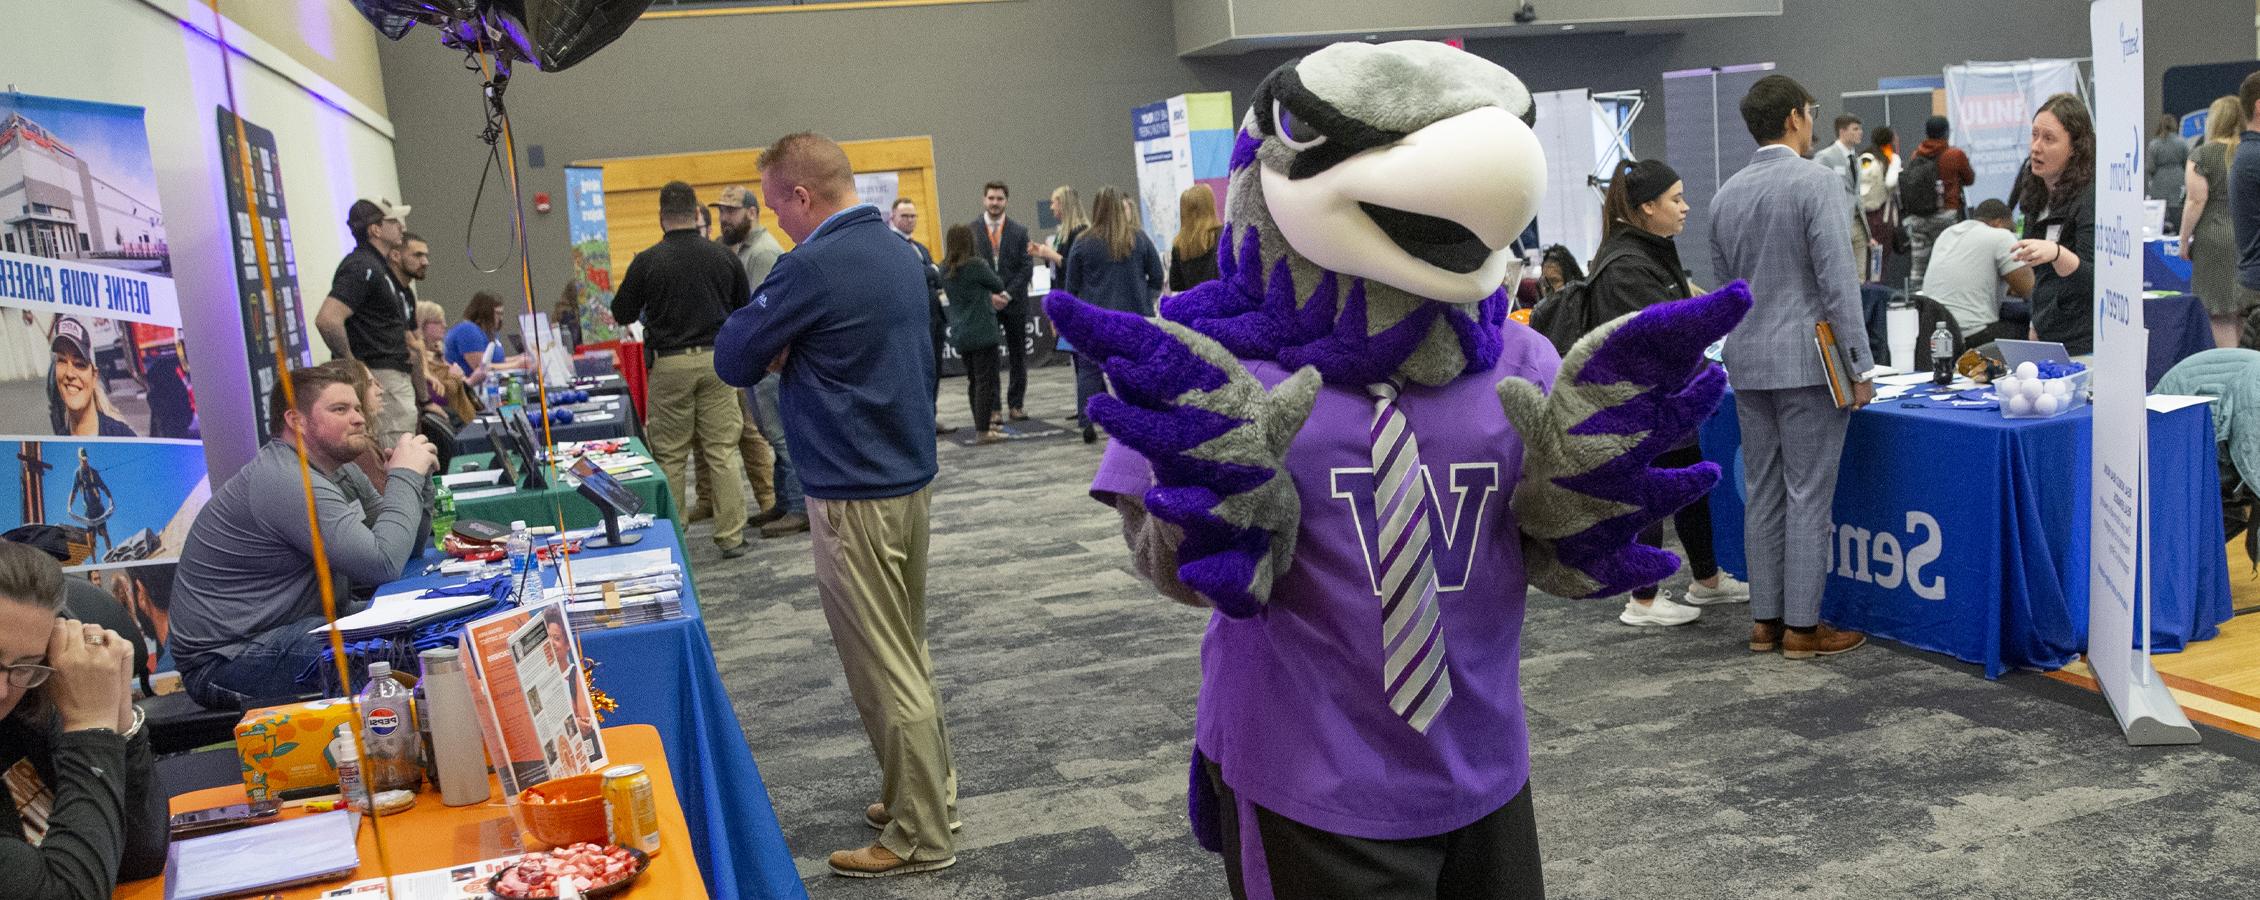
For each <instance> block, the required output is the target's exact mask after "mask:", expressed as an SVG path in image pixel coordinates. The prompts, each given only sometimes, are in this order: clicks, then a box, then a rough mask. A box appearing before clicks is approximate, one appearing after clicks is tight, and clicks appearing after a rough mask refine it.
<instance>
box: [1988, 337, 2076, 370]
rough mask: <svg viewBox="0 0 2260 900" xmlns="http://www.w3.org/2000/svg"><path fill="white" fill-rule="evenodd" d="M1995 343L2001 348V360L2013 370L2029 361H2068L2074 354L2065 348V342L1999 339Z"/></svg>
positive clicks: (2038, 362)
mask: <svg viewBox="0 0 2260 900" xmlns="http://www.w3.org/2000/svg"><path fill="white" fill-rule="evenodd" d="M1993 343H1994V345H1995V346H1997V347H2000V348H2001V362H2002V364H2003V365H2006V366H2008V368H2009V371H2011V372H2015V371H2016V370H2017V366H2019V365H2022V364H2024V363H2028V362H2029V363H2032V364H2034V365H2039V364H2041V363H2044V362H2059V363H2068V362H2071V361H2072V354H2071V353H2069V352H2067V351H2066V350H2065V349H2064V345H2063V344H2060V343H2057V342H2055V341H2011V340H1999V341H1994V342H1993Z"/></svg>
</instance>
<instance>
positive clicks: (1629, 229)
mask: <svg viewBox="0 0 2260 900" xmlns="http://www.w3.org/2000/svg"><path fill="white" fill-rule="evenodd" d="M1687 213H1688V206H1687V190H1686V186H1685V185H1683V184H1681V183H1680V180H1679V173H1677V172H1674V171H1672V168H1671V167H1670V166H1667V165H1665V164H1664V163H1663V162H1662V161H1660V160H1653V159H1643V160H1639V161H1637V162H1635V161H1631V160H1627V161H1624V162H1620V163H1618V164H1617V170H1616V174H1615V176H1614V177H1612V178H1610V179H1609V192H1608V195H1607V196H1606V197H1605V198H1603V199H1602V201H1601V216H1602V219H1603V222H1602V225H1601V228H1602V232H1601V233H1602V235H1603V236H1604V237H1603V238H1602V241H1601V249H1600V250H1599V251H1598V252H1596V253H1595V254H1594V256H1593V274H1592V275H1591V276H1590V278H1589V279H1588V280H1589V282H1590V283H1591V285H1592V289H1591V292H1590V296H1589V298H1588V300H1589V302H1591V303H1592V304H1593V310H1592V318H1591V319H1590V320H1589V321H1591V322H1593V323H1595V324H1596V325H1598V324H1601V323H1605V322H1608V321H1611V320H1613V319H1615V318H1617V317H1618V316H1623V315H1627V314H1630V313H1633V312H1635V311H1638V310H1641V309H1644V308H1647V307H1649V306H1652V305H1654V304H1657V303H1663V302H1666V301H1670V300H1684V299H1687V298H1688V297H1690V296H1693V293H1694V291H1693V286H1692V285H1690V284H1688V282H1687V271H1686V269H1685V268H1684V267H1682V266H1681V265H1680V264H1679V245H1678V244H1676V243H1674V242H1673V240H1672V239H1673V238H1675V237H1677V236H1678V235H1679V233H1680V231H1681V230H1683V229H1685V228H1686V227H1687ZM1702 458H1703V453H1702V449H1701V448H1700V447H1698V446H1696V445H1695V444H1694V443H1692V442H1690V443H1689V444H1688V445H1687V446H1685V447H1681V448H1678V449H1675V450H1672V451H1671V452H1669V453H1666V454H1664V455H1663V456H1661V457H1658V458H1657V460H1656V464H1657V465H1659V466H1691V465H1694V464H1696V463H1697V462H1701V461H1702ZM1673 524H1674V525H1675V526H1677V529H1678V531H1679V539H1680V542H1681V543H1682V544H1685V545H1686V546H1685V551H1686V552H1685V553H1684V555H1685V556H1686V558H1687V564H1688V566H1689V568H1690V569H1692V574H1693V575H1694V576H1695V580H1694V582H1693V583H1691V584H1689V585H1688V587H1687V596H1686V601H1685V603H1677V602H1673V601H1672V599H1671V598H1670V597H1668V596H1662V595H1661V591H1660V590H1659V588H1660V586H1659V585H1649V586H1647V587H1644V588H1641V589H1639V590H1636V591H1633V592H1632V599H1631V600H1629V601H1626V603H1625V605H1624V612H1622V613H1620V614H1619V615H1618V616H1617V621H1620V622H1623V623H1624V624H1626V625H1648V626H1653V625H1685V624H1687V623H1689V622H1693V621H1695V619H1696V617H1697V616H1699V615H1701V611H1700V610H1698V609H1695V606H1702V605H1707V604H1711V603H1733V602H1742V601H1747V600H1748V599H1749V597H1750V588H1749V586H1748V585H1745V584H1743V583H1742V582H1740V581H1737V580H1735V578H1734V576H1732V575H1728V574H1725V573H1723V572H1720V571H1719V567H1718V563H1717V562H1716V561H1715V560H1714V559H1713V556H1712V553H1711V508H1710V503H1709V502H1708V501H1705V500H1698V501H1696V502H1695V503H1693V504H1691V505H1689V506H1688V507H1687V508H1686V509H1682V510H1680V511H1679V513H1678V514H1677V515H1675V516H1674V517H1673ZM1640 537H1641V542H1642V543H1645V544H1648V545H1650V546H1654V547H1661V546H1663V526H1662V523H1658V524H1657V525H1655V526H1653V527H1651V528H1650V529H1649V530H1648V531H1647V532H1644V533H1642V534H1641V536H1640ZM1690 604H1692V605H1690Z"/></svg>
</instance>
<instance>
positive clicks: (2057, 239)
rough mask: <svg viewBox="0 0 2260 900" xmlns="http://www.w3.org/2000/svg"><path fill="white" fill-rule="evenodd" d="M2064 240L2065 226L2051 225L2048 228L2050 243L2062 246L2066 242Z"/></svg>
mask: <svg viewBox="0 0 2260 900" xmlns="http://www.w3.org/2000/svg"><path fill="white" fill-rule="evenodd" d="M2063 238H2064V226H2063V225H2060V224H2058V225H2050V226H2048V242H2049V243H2051V244H2061V243H2063V242H2064V240H2063Z"/></svg>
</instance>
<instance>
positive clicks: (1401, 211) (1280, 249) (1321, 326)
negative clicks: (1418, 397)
mask: <svg viewBox="0 0 2260 900" xmlns="http://www.w3.org/2000/svg"><path fill="white" fill-rule="evenodd" d="M1531 114H1532V107H1531V98H1530V92H1529V91H1528V90H1527V89H1525V88H1524V87H1523V85H1522V82H1521V81H1520V80H1518V79H1516V78H1515V76H1514V75H1513V74H1512V73H1509V72H1508V71H1507V70H1505V69H1502V68H1500V67H1498V66H1497V65H1494V64H1492V63H1490V62H1488V61H1486V60H1484V59H1482V58H1480V57H1477V56H1475V55H1473V54H1470V53H1467V52H1464V51H1461V50H1455V49H1453V48H1451V47H1449V46H1446V45H1444V44H1440V43H1434V42H1429V41H1402V42H1396V43H1388V44H1356V43H1347V44H1335V45H1333V46H1330V47H1327V48H1325V49H1322V50H1319V51H1318V52H1316V53H1312V54H1311V55H1309V56H1306V57H1303V58H1302V59H1299V60H1296V61H1294V62H1290V63H1288V64H1286V65H1284V66H1281V67H1280V68H1279V69H1278V70H1277V71H1275V72H1273V73H1271V75H1270V77H1268V78H1266V79H1265V80H1264V82H1263V84H1262V85H1261V86H1260V87H1258V88H1257V89H1256V94H1255V98H1254V101H1253V102H1252V103H1250V104H1249V107H1248V111H1247V114H1246V116H1245V117H1244V118H1243V119H1242V121H1241V125H1240V133H1239V137H1238V142H1237V144H1236V145H1235V146H1234V148H1233V153H1232V171H1231V182H1230V189H1229V191H1228V192H1227V196H1226V198H1225V226H1226V227H1225V230H1224V233H1223V235H1222V237H1221V239H1220V240H1221V246H1220V248H1219V252H1218V256H1217V260H1218V264H1219V270H1220V271H1221V272H1222V273H1223V274H1224V276H1225V277H1224V279H1223V283H1222V285H1221V287H1224V288H1230V290H1229V291H1224V290H1216V289H1212V290H1210V291H1207V292H1202V293H1200V294H1187V295H1180V296H1181V297H1182V298H1183V300H1182V301H1180V302H1175V303H1171V304H1167V305H1165V307H1164V315H1166V316H1168V317H1169V318H1171V319H1177V320H1179V321H1185V322H1187V323H1189V324H1193V325H1194V326H1195V327H1196V328H1198V329H1199V330H1201V331H1203V332H1207V333H1210V334H1211V335H1212V336H1215V337H1217V338H1218V339H1219V340H1220V341H1222V342H1223V343H1224V344H1225V346H1227V347H1228V348H1231V349H1233V350H1234V352H1237V353H1240V354H1242V355H1244V356H1253V357H1258V358H1269V359H1276V360H1278V361H1279V362H1281V363H1283V364H1287V365H1290V366H1301V365H1315V366H1317V367H1318V368H1319V370H1320V373H1321V374H1322V375H1324V376H1325V377H1326V379H1327V380H1329V381H1335V382H1368V381H1374V380H1378V379H1379V378H1382V377H1399V378H1407V379H1410V380H1413V381H1417V382H1421V383H1425V384H1440V383H1443V382H1445V381H1449V380H1451V379H1452V378H1455V377H1458V376H1459V375H1460V374H1461V373H1463V372H1466V371H1469V370H1471V369H1476V368H1478V367H1480V368H1488V367H1489V366H1490V364H1491V363H1492V362H1494V361H1496V359H1497V355H1498V350H1499V338H1498V335H1497V329H1498V327H1499V325H1500V322H1501V320H1502V319H1503V316H1504V294H1503V292H1502V291H1501V289H1500V284H1501V281H1502V280H1503V279H1504V278H1505V277H1506V275H1507V273H1508V271H1509V269H1510V267H1511V264H1512V262H1513V256H1512V254H1511V252H1510V249H1509V248H1510V245H1511V244H1512V243H1513V241H1514V239H1515V238H1516V236H1518V235H1519V234H1521V232H1522V229H1523V227H1524V226H1526V225H1528V224H1529V223H1530V219H1531V217H1532V216H1534V215H1535V214H1536V213H1537V210H1538V203H1539V200H1540V199H1541V197H1542V195H1543V194H1544V190H1545V175H1546V160H1545V155H1544V153H1543V152H1542V151H1541V150H1540V149H1539V147H1538V139H1537V137H1536V136H1535V135H1534V134H1532V132H1531V130H1530V121H1531Z"/></svg>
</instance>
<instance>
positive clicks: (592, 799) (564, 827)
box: [518, 772, 612, 847]
mask: <svg viewBox="0 0 2260 900" xmlns="http://www.w3.org/2000/svg"><path fill="white" fill-rule="evenodd" d="M518 806H519V807H520V808H521V809H523V810H524V811H525V813H526V827H527V828H528V829H529V830H531V831H532V832H533V833H534V837H535V839H537V840H540V841H541V842H542V843H544V844H549V845H551V846H555V847H563V846H566V845H569V844H602V843H605V842H607V841H609V840H610V839H611V837H612V830H611V829H612V822H611V819H610V818H609V817H608V816H607V814H606V812H605V806H604V774H603V773H601V772H590V773H588V774H586V775H575V776H572V777H570V778H553V779H550V780H548V781H544V782H542V783H540V784H537V785H534V786H533V787H530V788H527V789H525V790H523V791H519V792H518Z"/></svg>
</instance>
